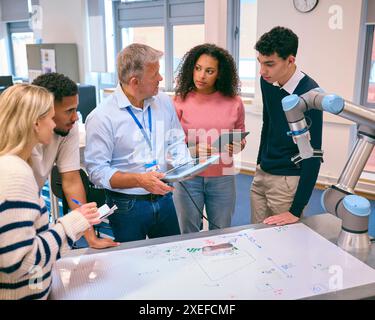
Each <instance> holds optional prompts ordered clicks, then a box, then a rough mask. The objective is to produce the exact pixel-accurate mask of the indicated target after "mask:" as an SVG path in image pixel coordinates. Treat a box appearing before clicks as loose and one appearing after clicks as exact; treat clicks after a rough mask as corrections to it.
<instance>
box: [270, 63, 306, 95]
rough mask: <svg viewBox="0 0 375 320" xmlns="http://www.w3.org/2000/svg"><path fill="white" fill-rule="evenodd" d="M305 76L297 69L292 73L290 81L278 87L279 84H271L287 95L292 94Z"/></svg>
mask: <svg viewBox="0 0 375 320" xmlns="http://www.w3.org/2000/svg"><path fill="white" fill-rule="evenodd" d="M304 76H305V74H304V73H303V72H302V71H301V70H300V69H299V68H298V67H297V68H296V70H295V71H294V73H293V75H292V76H291V77H290V79H289V80H288V81H287V82H286V83H285V84H284V85H283V86H282V87H280V85H279V83H278V82H277V81H276V82H274V83H273V85H274V86H277V87H280V89H284V90H285V91H286V92H288V93H289V94H293V92H294V90H296V88H297V86H298V84H299V82H300V81H301V80H302V78H303V77H304Z"/></svg>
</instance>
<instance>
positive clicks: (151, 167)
mask: <svg viewBox="0 0 375 320" xmlns="http://www.w3.org/2000/svg"><path fill="white" fill-rule="evenodd" d="M145 169H146V172H150V171H158V170H160V167H159V165H158V162H157V161H156V160H154V161H152V162H150V163H146V164H145Z"/></svg>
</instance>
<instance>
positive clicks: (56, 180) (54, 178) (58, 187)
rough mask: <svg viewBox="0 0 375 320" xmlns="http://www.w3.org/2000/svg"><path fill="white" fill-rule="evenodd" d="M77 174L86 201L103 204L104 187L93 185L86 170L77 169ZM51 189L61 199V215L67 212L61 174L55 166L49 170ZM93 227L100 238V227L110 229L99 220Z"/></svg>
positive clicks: (67, 206) (99, 205)
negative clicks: (83, 189) (79, 177)
mask: <svg viewBox="0 0 375 320" xmlns="http://www.w3.org/2000/svg"><path fill="white" fill-rule="evenodd" d="M79 174H80V176H81V179H82V183H83V187H84V188H85V191H86V198H87V202H94V201H95V202H96V203H97V206H98V208H99V207H101V206H102V205H103V204H105V191H104V189H99V188H97V187H95V185H94V184H93V183H92V182H91V181H90V180H89V177H88V176H87V174H86V172H85V171H84V170H83V169H80V170H79ZM51 190H52V192H53V194H54V195H55V196H56V197H57V198H59V199H61V200H62V209H63V215H66V214H67V213H68V212H69V205H68V202H67V200H66V198H65V195H64V192H63V189H62V179H61V174H60V172H59V170H58V168H57V166H54V167H53V168H52V172H51ZM93 227H94V230H95V233H96V235H97V237H98V238H100V230H101V229H111V228H110V227H109V226H108V224H107V223H105V222H101V223H99V224H97V225H95V226H93Z"/></svg>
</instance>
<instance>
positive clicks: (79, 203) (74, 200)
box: [71, 198, 82, 206]
mask: <svg viewBox="0 0 375 320" xmlns="http://www.w3.org/2000/svg"><path fill="white" fill-rule="evenodd" d="M71 200H72V201H73V202H74V203H75V204H78V205H79V206H82V203H81V202H79V201H78V200H76V199H73V198H71Z"/></svg>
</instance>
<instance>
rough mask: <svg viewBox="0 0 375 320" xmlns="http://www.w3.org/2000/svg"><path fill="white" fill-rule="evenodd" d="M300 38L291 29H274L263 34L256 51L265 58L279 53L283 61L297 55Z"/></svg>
mask: <svg viewBox="0 0 375 320" xmlns="http://www.w3.org/2000/svg"><path fill="white" fill-rule="evenodd" d="M297 49H298V37H297V35H296V34H295V33H294V32H293V31H292V30H290V29H288V28H285V27H280V26H278V27H274V28H273V29H271V30H270V31H269V32H266V33H265V34H263V35H262V36H261V37H260V39H259V40H258V41H257V43H256V44H255V50H257V51H258V52H259V53H260V54H262V55H264V56H271V55H273V54H274V53H277V54H278V56H279V57H280V58H282V59H284V60H285V59H286V58H288V57H289V56H290V55H293V56H294V57H295V56H296V55H297Z"/></svg>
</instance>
